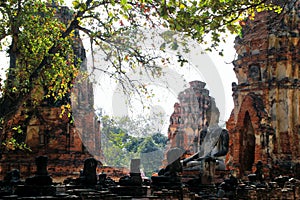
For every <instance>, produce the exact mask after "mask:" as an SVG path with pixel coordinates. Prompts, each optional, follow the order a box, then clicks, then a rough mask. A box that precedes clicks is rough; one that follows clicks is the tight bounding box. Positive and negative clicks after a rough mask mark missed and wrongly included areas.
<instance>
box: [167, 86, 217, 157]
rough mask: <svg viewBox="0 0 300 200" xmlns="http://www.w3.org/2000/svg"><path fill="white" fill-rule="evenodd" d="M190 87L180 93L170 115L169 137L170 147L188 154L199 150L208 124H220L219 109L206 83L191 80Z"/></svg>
mask: <svg viewBox="0 0 300 200" xmlns="http://www.w3.org/2000/svg"><path fill="white" fill-rule="evenodd" d="M189 84H190V87H189V88H187V89H185V90H184V91H182V92H180V93H179V94H178V100H179V103H175V104H174V112H173V114H172V115H171V117H170V126H169V131H168V138H169V140H170V148H174V147H178V148H181V149H182V150H183V151H184V152H187V153H188V154H193V153H196V152H197V151H198V150H199V139H200V138H199V136H200V135H199V134H200V130H201V129H202V128H205V126H207V125H208V124H210V125H213V124H218V122H219V115H220V113H219V110H218V108H217V107H216V103H215V100H214V98H213V97H211V96H209V91H208V90H207V89H205V85H206V83H204V82H201V81H191V82H190V83H189Z"/></svg>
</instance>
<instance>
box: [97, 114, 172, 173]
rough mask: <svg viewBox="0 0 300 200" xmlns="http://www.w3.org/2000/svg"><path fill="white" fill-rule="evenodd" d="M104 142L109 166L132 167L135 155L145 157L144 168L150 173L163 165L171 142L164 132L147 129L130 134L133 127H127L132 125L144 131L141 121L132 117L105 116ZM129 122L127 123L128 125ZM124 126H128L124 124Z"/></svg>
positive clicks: (143, 160) (103, 121) (102, 120)
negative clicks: (168, 143)
mask: <svg viewBox="0 0 300 200" xmlns="http://www.w3.org/2000/svg"><path fill="white" fill-rule="evenodd" d="M100 121H101V125H102V128H101V137H102V138H101V141H102V142H101V145H102V151H103V154H104V157H105V160H104V161H103V162H104V163H105V164H106V165H110V166H119V167H124V166H125V167H129V164H130V160H131V159H132V158H141V163H142V166H141V167H142V168H143V169H144V170H145V172H146V174H147V175H151V173H152V172H153V171H155V170H157V169H159V167H160V166H161V165H162V160H163V157H164V149H165V147H166V144H167V137H166V136H164V135H162V134H161V133H156V132H152V131H153V130H150V129H147V132H144V133H143V134H139V135H130V134H129V133H133V132H134V131H133V130H127V129H126V126H128V124H131V126H130V127H131V129H135V128H136V130H140V129H143V127H139V123H136V121H135V120H130V119H129V118H128V117H120V118H111V117H109V116H103V117H102V118H101V120H100ZM124 122H126V124H124ZM124 125H126V126H125V127H124Z"/></svg>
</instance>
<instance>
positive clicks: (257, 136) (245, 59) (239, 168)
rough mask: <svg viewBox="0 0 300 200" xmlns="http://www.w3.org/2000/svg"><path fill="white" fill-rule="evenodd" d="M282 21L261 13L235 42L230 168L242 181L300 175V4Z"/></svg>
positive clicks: (270, 14) (273, 15)
mask: <svg viewBox="0 0 300 200" xmlns="http://www.w3.org/2000/svg"><path fill="white" fill-rule="evenodd" d="M294 3H295V2H294V1H291V3H289V4H291V5H288V6H287V8H286V11H287V13H285V14H284V15H278V14H276V13H273V12H262V13H258V14H257V15H256V16H255V19H254V20H250V19H249V20H246V23H245V25H244V26H243V29H242V32H241V36H239V37H237V38H236V40H235V49H236V51H237V55H238V57H237V58H236V60H235V61H234V71H235V73H236V76H237V79H238V83H233V85H232V86H233V88H232V90H233V99H234V109H233V111H232V114H231V116H230V119H229V120H228V122H227V129H228V131H229V133H230V150H229V153H228V155H227V166H228V168H229V169H231V170H233V171H234V172H235V173H236V175H237V176H238V177H243V176H244V175H247V174H249V173H252V172H254V171H255V164H256V163H257V162H258V161H262V163H263V170H264V176H265V177H266V178H267V177H270V178H273V177H275V176H278V175H280V174H282V175H296V174H295V173H294V171H293V169H295V168H297V166H298V164H299V160H300V146H299V144H300V135H299V133H300V87H299V86H300V79H299V78H300V72H299V68H300V65H299V63H300V60H299V58H300V57H299V55H300V51H299V49H300V43H299V28H300V18H299V16H300V10H299V6H300V5H299V3H298V2H297V3H296V4H295V5H294Z"/></svg>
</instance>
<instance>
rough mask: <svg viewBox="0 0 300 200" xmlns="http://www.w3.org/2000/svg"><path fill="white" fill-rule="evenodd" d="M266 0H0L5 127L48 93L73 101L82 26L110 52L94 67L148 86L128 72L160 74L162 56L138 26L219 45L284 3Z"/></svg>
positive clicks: (51, 98)
mask: <svg viewBox="0 0 300 200" xmlns="http://www.w3.org/2000/svg"><path fill="white" fill-rule="evenodd" d="M267 2H269V1H267V0H168V1H166V0H163V1H161V0H131V1H128V0H74V1H72V5H73V8H72V9H67V8H66V7H64V5H65V2H64V1H63V0H60V1H52V0H4V1H1V3H0V19H1V20H0V50H2V51H5V52H6V55H7V56H8V57H9V66H5V67H6V68H8V70H7V78H6V80H5V82H4V84H3V85H0V87H1V88H0V90H1V99H0V107H1V109H0V118H1V122H2V126H1V130H2V131H3V132H5V131H7V130H6V129H7V128H8V127H5V124H6V123H7V120H9V119H11V118H12V116H14V115H15V114H16V112H17V110H18V109H19V108H21V107H24V110H25V114H26V115H27V116H28V115H30V114H32V113H33V112H34V109H36V108H37V107H38V106H40V105H42V104H43V102H45V101H48V102H52V103H53V104H54V105H57V106H62V108H63V109H69V108H70V103H69V101H68V99H67V98H66V97H67V96H68V94H69V93H70V89H71V88H72V85H73V81H74V79H75V77H77V76H78V74H79V66H80V62H81V61H82V59H83V58H84V56H80V55H77V54H76V52H75V48H74V47H75V46H76V45H77V46H78V45H79V44H80V41H79V38H80V34H81V35H82V34H84V35H85V36H87V37H89V38H90V45H91V49H92V53H94V49H96V47H97V48H98V49H100V50H101V51H102V52H104V54H105V55H106V57H105V60H106V61H107V63H108V64H107V68H106V69H97V66H92V69H93V70H101V71H103V72H105V73H107V74H109V75H110V77H112V78H115V79H116V81H117V82H119V83H120V84H121V85H122V86H123V90H124V91H130V90H126V88H128V87H129V88H131V89H133V90H136V91H139V92H142V93H147V92H148V90H147V88H146V86H145V85H144V84H143V83H141V82H139V81H137V80H132V79H130V77H128V76H127V75H128V73H132V72H133V73H136V72H139V73H141V72H143V73H147V74H149V75H150V76H153V77H159V76H161V69H162V66H161V65H158V64H157V63H159V62H161V60H160V56H159V55H156V56H153V55H151V54H150V55H149V54H147V53H145V52H143V51H142V50H141V49H142V47H141V45H139V44H138V42H137V41H140V40H141V39H143V34H136V33H137V32H139V30H140V29H141V28H148V29H157V28H162V27H163V28H166V29H170V30H175V31H178V32H181V33H183V34H184V35H185V36H190V37H191V38H193V39H194V40H197V41H198V42H200V43H202V42H205V36H207V35H209V36H210V37H211V41H212V43H211V46H212V47H213V48H214V47H216V46H217V45H218V43H219V42H220V41H222V40H224V37H225V34H224V33H226V30H229V31H230V32H231V33H236V32H238V31H239V25H238V23H237V22H238V21H239V20H241V19H243V18H245V17H248V16H253V14H254V13H255V11H261V10H266V9H275V11H280V8H279V7H277V6H272V5H270V4H267ZM62 16H63V17H62ZM154 42H155V41H154ZM172 48H174V45H173V46H172ZM175 48H176V46H175ZM163 49H164V48H162V50H163ZM77 53H78V52H77ZM179 56H180V55H179ZM179 58H180V57H179ZM158 60H159V61H158ZM179 60H180V59H179ZM138 67H139V68H140V69H141V70H137V69H138ZM10 128H11V127H10Z"/></svg>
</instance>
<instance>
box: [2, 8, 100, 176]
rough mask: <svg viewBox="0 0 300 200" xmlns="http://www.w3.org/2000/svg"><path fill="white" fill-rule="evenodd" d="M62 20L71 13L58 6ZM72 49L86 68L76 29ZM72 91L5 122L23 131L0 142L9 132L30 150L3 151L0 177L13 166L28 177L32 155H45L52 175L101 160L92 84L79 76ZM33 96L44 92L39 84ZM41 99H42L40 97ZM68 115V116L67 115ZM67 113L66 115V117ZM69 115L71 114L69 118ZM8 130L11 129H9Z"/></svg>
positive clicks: (70, 173) (71, 172)
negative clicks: (88, 161) (93, 160)
mask: <svg viewBox="0 0 300 200" xmlns="http://www.w3.org/2000/svg"><path fill="white" fill-rule="evenodd" d="M57 15H58V17H59V18H60V20H61V21H63V22H64V23H67V22H68V21H69V20H70V19H71V17H72V16H70V12H69V9H68V8H67V7H61V8H59V9H57ZM74 51H75V54H76V56H77V57H79V58H80V59H81V60H82V63H81V70H82V71H86V70H87V66H86V54H85V49H84V48H83V44H82V41H81V39H80V38H79V34H78V32H77V31H75V36H74ZM78 79H80V82H78V81H77V83H76V84H74V87H73V88H72V92H71V93H70V94H67V95H66V98H64V99H62V100H61V101H60V102H55V103H54V101H51V100H44V101H43V102H41V106H39V107H37V108H36V109H35V110H34V111H33V112H32V113H31V114H30V115H29V117H26V112H25V108H23V107H21V108H20V109H19V111H18V112H17V114H16V115H15V116H13V117H12V119H11V120H10V121H9V124H8V125H7V127H8V126H10V127H14V126H18V125H21V130H22V131H23V133H25V134H17V135H16V134H14V133H13V132H12V131H7V132H4V133H2V141H3V140H5V139H6V138H7V137H10V135H13V134H14V137H15V138H16V139H17V141H18V142H25V143H26V144H27V145H28V146H29V147H30V149H31V152H29V151H25V150H15V151H4V152H2V159H1V160H0V176H2V177H3V176H4V175H5V173H6V172H8V171H10V170H12V169H19V170H20V173H21V177H28V176H30V175H32V174H34V172H35V171H36V169H35V164H34V163H35V162H34V160H35V157H36V156H40V155H47V156H48V171H49V173H50V174H51V175H52V176H53V177H56V176H66V175H72V174H75V173H77V174H76V176H78V173H79V171H80V169H82V168H83V163H84V160H85V159H86V158H89V157H95V158H96V159H97V160H100V153H101V149H100V148H101V146H100V145H101V144H100V138H101V137H100V124H99V122H98V121H97V119H96V116H95V114H94V109H93V105H94V96H93V88H92V83H90V82H89V80H88V79H83V78H82V77H78ZM34 91H35V92H36V93H35V94H33V95H32V96H33V98H34V97H35V96H38V95H43V93H41V92H40V91H43V87H42V86H36V88H35V90H34ZM39 99H42V98H39ZM67 103H70V104H71V106H72V108H71V110H66V111H65V112H64V113H63V112H62V107H61V106H62V105H65V104H67ZM69 114H70V115H69ZM68 115H69V116H68ZM70 116H71V117H70ZM10 130H11V129H10Z"/></svg>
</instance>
